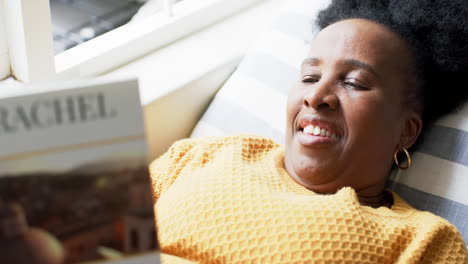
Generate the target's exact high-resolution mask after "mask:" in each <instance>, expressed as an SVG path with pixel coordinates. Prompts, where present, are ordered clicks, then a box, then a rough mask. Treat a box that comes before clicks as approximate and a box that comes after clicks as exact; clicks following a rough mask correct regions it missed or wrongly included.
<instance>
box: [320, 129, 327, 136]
mask: <svg viewBox="0 0 468 264" xmlns="http://www.w3.org/2000/svg"><path fill="white" fill-rule="evenodd" d="M326 134H327V131H326V130H325V128H322V130H320V135H321V136H322V137H324V136H325V135H326Z"/></svg>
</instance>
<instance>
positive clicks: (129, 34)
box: [0, 0, 265, 82]
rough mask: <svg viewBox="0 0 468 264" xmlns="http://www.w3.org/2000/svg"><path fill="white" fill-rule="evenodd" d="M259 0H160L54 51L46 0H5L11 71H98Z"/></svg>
mask: <svg viewBox="0 0 468 264" xmlns="http://www.w3.org/2000/svg"><path fill="white" fill-rule="evenodd" d="M0 1H4V0H0ZM262 1H265V0H236V1H232V0H204V1H192V0H185V1H181V2H178V3H176V4H172V3H173V1H172V0H164V7H165V10H164V12H158V13H157V14H155V15H152V16H149V17H147V18H143V19H140V20H138V21H134V22H131V23H128V24H126V25H123V26H121V27H118V28H116V29H114V30H111V31H109V32H107V33H105V34H103V35H100V36H98V37H96V38H94V39H91V40H89V41H87V42H84V43H82V44H80V45H77V46H75V47H73V48H71V49H69V50H66V51H64V52H61V53H59V54H57V55H55V56H54V54H53V42H52V25H51V17H50V6H49V0H14V1H10V0H6V3H10V4H7V5H5V10H4V11H5V14H7V16H6V17H7V19H6V21H7V23H6V31H7V36H8V40H9V41H8V47H9V55H10V65H11V69H12V70H11V73H12V74H13V75H14V77H15V78H16V79H18V80H20V81H23V82H31V81H36V80H46V79H48V80H60V79H77V78H82V77H92V76H97V75H99V74H102V73H105V72H108V71H110V70H112V69H115V68H117V67H120V66H122V65H125V64H127V63H128V62H130V61H133V60H135V59H138V58H140V57H142V56H144V55H146V54H148V53H150V52H152V51H154V50H156V49H158V48H161V47H163V46H165V45H168V44H170V43H171V42H174V41H176V40H178V39H180V38H183V37H185V36H187V35H189V34H192V33H194V32H196V31H198V30H201V29H202V28H204V27H206V26H209V25H211V24H214V23H216V22H218V21H220V20H222V19H224V18H226V17H228V16H230V15H233V14H234V13H236V12H238V11H240V10H243V9H245V8H248V7H249V6H252V5H254V4H257V3H259V2H262ZM12 3H13V4H12ZM14 3H17V4H14ZM8 14H9V15H8ZM38 18H42V19H41V21H39V22H38V21H37V19H38ZM18 32H22V34H20V33H18ZM38 44H39V46H38Z"/></svg>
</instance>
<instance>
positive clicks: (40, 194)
mask: <svg viewBox="0 0 468 264" xmlns="http://www.w3.org/2000/svg"><path fill="white" fill-rule="evenodd" d="M18 89H21V90H17V91H9V92H8V93H7V92H3V93H2V92H0V263H5V264H9V263H11V264H13V263H14V264H22V263H28V264H35V263H38V264H39V263H40V264H68V263H83V262H92V263H113V262H115V263H121V262H122V260H124V263H159V254H158V253H157V241H156V240H157V239H156V229H155V225H154V215H153V209H152V196H151V188H150V181H149V176H148V170H147V165H148V160H147V145H146V141H145V130H144V122H143V114H142V107H141V104H140V98H139V92H138V82H137V81H136V80H120V81H108V80H88V81H78V82H66V83H55V84H49V85H47V84H41V85H39V86H37V85H36V86H35V87H22V88H18Z"/></svg>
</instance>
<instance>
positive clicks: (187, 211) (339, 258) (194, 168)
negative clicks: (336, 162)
mask: <svg viewBox="0 0 468 264" xmlns="http://www.w3.org/2000/svg"><path fill="white" fill-rule="evenodd" d="M150 170H151V177H152V182H153V191H154V195H155V199H156V204H155V214H156V223H157V228H158V239H159V242H160V246H161V250H162V251H163V252H165V253H167V254H171V255H174V256H179V257H182V258H184V259H187V260H192V261H195V262H198V263H345V264H346V263H406V264H407V263H468V254H467V251H466V246H465V244H464V242H463V239H462V238H461V236H460V235H459V233H458V231H457V230H456V228H455V227H454V226H453V225H451V224H450V223H449V222H447V221H446V220H444V219H442V218H440V217H438V216H435V215H433V214H431V213H428V212H422V211H417V210H416V209H414V208H412V207H410V206H409V205H408V204H407V203H405V202H404V201H403V200H402V199H401V198H400V197H399V196H398V195H396V194H395V193H392V195H393V199H394V205H393V206H392V208H391V209H389V208H386V207H380V208H377V209H374V208H371V207H367V206H361V205H360V204H359V201H358V199H357V196H356V193H355V192H354V190H353V189H352V188H350V187H344V188H342V189H341V190H339V191H338V192H337V193H336V194H333V195H321V194H316V193H314V192H312V191H310V190H308V189H306V188H304V187H302V186H300V185H298V184H297V183H296V182H294V181H293V180H292V178H291V177H290V176H289V175H288V173H287V171H286V170H285V168H284V149H283V147H282V146H280V145H278V144H276V143H275V142H273V141H271V140H269V139H266V138H263V137H257V136H231V137H224V138H221V137H219V138H202V139H188V140H183V141H179V142H177V143H175V144H174V145H173V146H172V147H171V148H170V150H169V151H168V152H167V153H166V154H164V155H163V156H161V157H160V158H159V159H157V160H156V161H154V162H153V163H152V164H151V166H150Z"/></svg>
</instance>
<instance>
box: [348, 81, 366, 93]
mask: <svg viewBox="0 0 468 264" xmlns="http://www.w3.org/2000/svg"><path fill="white" fill-rule="evenodd" d="M344 85H345V86H346V87H347V88H350V89H354V90H361V91H368V90H370V88H369V87H366V86H363V85H360V84H357V83H356V82H353V81H345V82H344Z"/></svg>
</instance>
